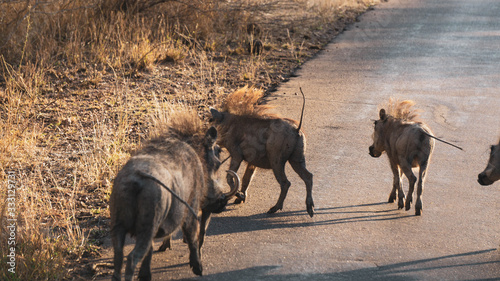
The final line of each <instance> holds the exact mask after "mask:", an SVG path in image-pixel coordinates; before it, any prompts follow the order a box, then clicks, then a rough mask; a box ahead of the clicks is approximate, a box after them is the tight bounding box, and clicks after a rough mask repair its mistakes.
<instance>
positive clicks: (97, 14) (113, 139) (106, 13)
mask: <svg viewBox="0 0 500 281" xmlns="http://www.w3.org/2000/svg"><path fill="white" fill-rule="evenodd" d="M122 2H123V1H119V0H113V1H102V0H87V1H83V0H71V1H70V0H49V1H2V2H0V34H2V36H0V116H1V121H2V122H1V123H0V169H1V173H0V180H1V181H2V182H4V183H7V179H8V174H9V173H12V174H14V175H15V187H16V194H15V204H16V205H15V212H14V217H15V218H16V219H17V225H16V226H17V228H16V237H15V242H16V248H15V249H16V273H15V274H11V273H9V272H8V271H7V269H8V268H9V266H8V265H7V263H6V262H7V260H8V258H7V254H9V253H10V249H9V245H8V244H7V241H8V237H9V235H10V231H9V229H7V228H6V225H7V223H8V219H10V218H11V217H10V213H9V210H8V204H7V194H8V193H7V187H8V184H3V185H2V186H3V187H2V188H1V191H0V210H1V211H2V213H1V216H0V252H1V254H2V260H1V263H0V279H2V280H65V279H71V278H74V277H75V276H79V275H81V274H84V275H83V277H82V279H89V278H90V277H89V275H88V274H89V272H88V271H86V269H87V267H86V265H87V261H88V260H91V259H92V258H94V257H95V256H96V255H98V254H99V249H100V246H101V244H102V240H103V237H105V236H106V235H107V233H108V217H109V213H108V199H109V194H110V190H111V182H112V180H113V178H114V177H115V175H116V173H117V171H118V170H119V169H120V167H121V165H123V163H124V162H125V161H126V160H127V159H128V157H129V155H130V152H131V151H134V150H135V149H137V148H138V147H139V146H140V145H141V142H142V141H143V140H144V139H146V138H148V137H149V136H152V135H155V134H157V133H158V130H160V131H161V128H160V127H161V125H159V124H160V123H162V122H159V121H155V120H159V119H161V118H168V116H170V115H171V112H172V110H175V109H172V108H176V106H174V107H172V106H171V104H174V105H181V106H189V107H191V108H194V109H195V110H196V111H197V114H196V115H197V116H198V115H199V116H201V117H202V118H207V117H208V115H209V113H208V106H218V105H219V104H220V103H221V102H222V101H223V100H224V99H225V97H226V94H227V93H229V92H232V91H234V90H235V89H237V88H239V87H241V86H244V85H247V84H248V85H256V87H257V88H262V89H265V90H269V89H272V88H273V87H276V86H277V85H278V84H279V83H281V82H282V81H284V80H286V79H287V77H288V76H289V74H290V73H291V72H292V71H293V69H295V68H296V67H297V66H298V65H300V64H301V63H302V62H303V61H305V60H306V59H307V57H309V56H310V55H312V54H313V53H315V52H317V51H318V50H319V49H321V48H322V46H323V45H325V44H326V43H327V42H329V41H330V39H331V38H332V36H334V34H335V32H337V31H340V30H342V29H343V26H344V25H345V24H346V23H348V22H352V21H353V20H354V18H355V17H356V15H358V14H359V13H360V12H362V11H364V10H365V9H366V8H367V7H369V5H371V3H372V1H368V0H366V1H355V0H338V1H336V2H335V1H329V2H328V3H329V4H327V2H326V1H319V0H318V1H312V0H311V1H307V0H258V1H230V2H228V1H220V0H208V1H206V0H195V1H190V3H191V4H189V5H186V4H182V3H180V2H178V1H163V3H161V4H158V5H155V6H154V7H151V8H148V3H151V1H148V0H137V1H131V2H130V3H134V5H132V6H128V7H126V9H125V8H124V7H123V6H120V4H121V3H122ZM296 22H301V24H300V26H298V25H297V24H296ZM250 23H253V24H257V25H258V26H259V27H260V30H261V31H260V33H259V34H247V25H248V24H250ZM254 39H258V40H260V41H261V42H262V43H263V52H262V53H261V54H260V55H252V54H250V53H249V51H248V50H247V46H248V45H249V42H251V40H254ZM151 116H154V118H151ZM155 118H159V119H155ZM155 122H159V123H158V124H156V123H155ZM159 126H160V127H159ZM85 274H86V275H85Z"/></svg>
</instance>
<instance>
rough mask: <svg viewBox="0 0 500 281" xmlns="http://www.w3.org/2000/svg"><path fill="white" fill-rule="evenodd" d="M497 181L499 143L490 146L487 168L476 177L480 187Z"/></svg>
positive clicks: (499, 159)
mask: <svg viewBox="0 0 500 281" xmlns="http://www.w3.org/2000/svg"><path fill="white" fill-rule="evenodd" d="M497 180H500V141H499V142H498V144H497V145H492V146H491V152H490V159H489V160H488V166H486V169H484V171H483V172H482V173H480V174H479V175H478V177H477V181H478V182H479V184H481V185H490V184H493V183H494V182H495V181H497Z"/></svg>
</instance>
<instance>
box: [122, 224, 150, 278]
mask: <svg viewBox="0 0 500 281" xmlns="http://www.w3.org/2000/svg"><path fill="white" fill-rule="evenodd" d="M151 233H152V232H151ZM145 234H146V235H145ZM147 234H149V233H143V234H141V235H137V240H136V243H135V247H134V249H133V250H132V252H130V254H129V255H128V258H127V267H126V268H125V280H126V281H132V277H133V276H134V271H135V268H136V266H137V264H138V263H139V262H140V261H141V260H142V259H143V258H144V256H145V255H146V254H147V253H148V252H149V251H150V250H151V247H152V245H151V242H152V241H153V235H147ZM148 267H149V265H148ZM144 270H145V269H143V266H141V271H142V272H143V274H144Z"/></svg>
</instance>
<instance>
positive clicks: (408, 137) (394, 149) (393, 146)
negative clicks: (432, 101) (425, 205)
mask: <svg viewBox="0 0 500 281" xmlns="http://www.w3.org/2000/svg"><path fill="white" fill-rule="evenodd" d="M413 104H414V102H413V101H403V102H392V101H391V103H390V106H389V114H388V113H387V112H386V111H385V109H381V110H380V112H379V117H380V119H379V120H377V121H375V130H374V133H373V144H372V145H371V146H370V149H369V150H370V155H371V156H372V157H380V156H381V155H382V153H383V152H386V153H387V156H388V158H389V163H390V165H391V169H392V173H393V174H394V183H393V188H392V191H391V194H390V195H389V203H392V202H394V200H395V199H396V192H397V193H398V198H399V199H398V208H399V209H402V208H403V207H405V205H406V210H407V211H408V210H409V209H410V205H411V202H412V200H413V190H414V188H415V183H416V182H417V177H415V175H414V174H413V172H412V168H413V167H419V177H418V184H417V201H416V202H415V215H417V216H418V215H420V214H421V212H422V192H423V186H424V181H425V176H426V172H427V168H428V165H429V162H430V159H431V154H432V151H433V149H434V140H433V139H432V132H431V130H430V129H429V128H428V127H427V126H426V125H425V124H424V123H423V122H419V121H416V118H417V117H418V115H417V114H416V113H414V112H413V111H412V110H411V107H412V106H413ZM403 173H404V174H405V176H406V177H407V178H408V181H409V183H410V188H409V190H408V196H407V198H406V203H405V201H404V199H405V194H404V192H403V188H402V178H401V176H402V174H403Z"/></svg>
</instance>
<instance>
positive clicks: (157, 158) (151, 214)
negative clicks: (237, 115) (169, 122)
mask: <svg viewBox="0 0 500 281" xmlns="http://www.w3.org/2000/svg"><path fill="white" fill-rule="evenodd" d="M200 122H201V121H200ZM180 124H182V122H180ZM184 124H185V125H188V126H191V125H192V126H194V125H193V124H186V123H184ZM194 127H195V126H194ZM182 129H186V130H185V131H182ZM189 130H192V128H180V129H179V128H171V129H170V130H169V131H168V132H167V133H165V134H163V135H161V136H160V137H157V138H155V139H153V140H151V141H149V142H148V143H147V144H146V145H145V147H144V148H142V149H141V150H140V151H138V152H137V153H136V155H135V156H133V157H132V158H131V159H130V160H129V161H128V162H127V163H126V164H125V166H124V167H123V168H122V170H121V171H120V172H119V173H118V175H117V177H116V179H115V181H114V185H113V191H112V193H111V198H110V214H111V237H112V241H113V248H114V274H113V280H121V268H122V262H123V245H124V242H125V236H126V234H127V233H129V234H131V235H132V236H135V237H136V244H135V247H134V249H133V250H132V252H131V253H130V254H129V256H128V259H127V266H126V270H125V279H126V280H132V277H133V274H134V270H135V267H136V266H137V264H138V263H139V262H141V261H142V265H141V267H140V271H139V279H140V280H151V270H150V263H151V256H152V252H153V249H152V241H153V238H157V237H165V236H169V235H170V234H172V233H173V232H174V231H175V230H176V229H178V228H179V227H181V228H182V231H183V234H184V237H185V239H186V242H187V243H188V246H189V251H190V255H189V265H190V266H191V268H192V270H193V272H194V273H195V274H197V275H201V274H202V265H201V260H200V250H201V246H202V244H203V239H204V234H205V229H206V226H207V224H208V222H209V219H210V214H211V213H218V212H221V211H222V210H223V209H224V207H225V206H226V204H227V202H228V200H229V199H230V198H231V197H233V196H234V194H235V193H236V192H237V190H238V186H239V179H238V178H237V175H236V173H234V172H232V171H228V172H231V174H232V175H231V177H234V179H235V181H236V184H235V186H234V188H233V189H232V190H231V191H230V192H228V193H223V192H221V189H220V186H219V184H218V181H217V180H216V172H217V170H218V168H219V166H220V161H219V158H218V150H217V147H216V145H215V141H216V137H217V131H216V129H215V128H213V127H212V128H210V129H208V131H206V134H199V133H187V132H189ZM168 189H170V190H171V191H169V190H168ZM177 196H178V198H177ZM187 205H188V206H189V207H188V206H187ZM193 212H194V213H195V214H196V216H195V214H193ZM200 216H201V218H200V219H198V217H200Z"/></svg>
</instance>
